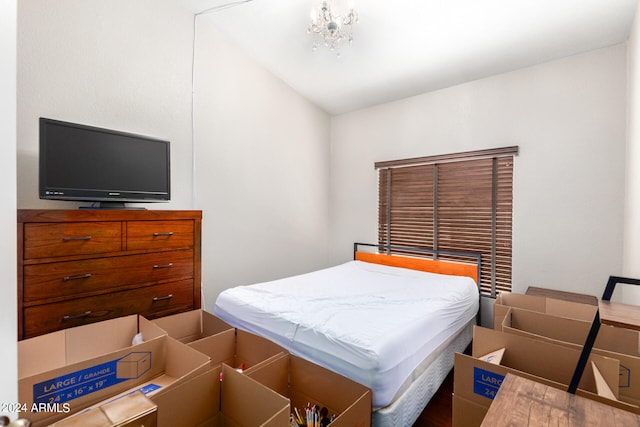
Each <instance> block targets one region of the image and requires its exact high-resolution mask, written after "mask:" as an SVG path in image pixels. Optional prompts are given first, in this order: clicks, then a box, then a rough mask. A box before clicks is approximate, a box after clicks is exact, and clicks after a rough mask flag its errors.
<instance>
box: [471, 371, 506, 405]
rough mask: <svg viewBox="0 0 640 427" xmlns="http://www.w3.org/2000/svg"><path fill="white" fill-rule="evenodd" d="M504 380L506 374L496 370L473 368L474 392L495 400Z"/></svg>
mask: <svg viewBox="0 0 640 427" xmlns="http://www.w3.org/2000/svg"><path fill="white" fill-rule="evenodd" d="M503 380H504V375H500V374H496V373H495V372H491V371H487V370H485V369H480V368H478V367H474V368H473V392H474V393H475V394H479V395H480V396H484V397H486V398H489V399H491V400H493V398H494V397H496V393H497V392H498V389H499V388H500V385H501V384H502V381H503Z"/></svg>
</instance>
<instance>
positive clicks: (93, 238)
mask: <svg viewBox="0 0 640 427" xmlns="http://www.w3.org/2000/svg"><path fill="white" fill-rule="evenodd" d="M120 250H122V225H121V223H120V222H74V223H32V224H25V226H24V258H25V259H35V258H47V257H61V256H68V255H89V254H99V253H106V252H116V251H120Z"/></svg>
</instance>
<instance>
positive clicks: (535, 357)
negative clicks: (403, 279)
mask: <svg viewBox="0 0 640 427" xmlns="http://www.w3.org/2000/svg"><path fill="white" fill-rule="evenodd" d="M473 335H474V336H473V349H472V356H467V355H464V354H461V353H456V355H455V366H454V388H453V392H454V395H456V396H458V397H459V398H462V399H466V400H467V401H469V402H472V403H474V404H476V405H479V406H481V407H483V408H485V409H488V408H489V406H490V405H491V401H492V399H493V397H495V394H496V393H497V391H498V389H499V388H500V384H501V383H502V380H503V379H504V376H505V375H506V373H507V372H509V373H514V374H516V375H520V376H522V377H525V378H528V379H530V380H533V381H537V382H540V383H542V384H546V385H549V386H552V387H556V388H559V389H562V390H566V389H567V387H568V384H569V382H570V381H571V377H572V375H573V372H574V371H575V367H576V364H577V362H578V358H579V356H580V351H579V350H576V349H572V348H568V347H566V346H562V345H556V344H551V343H547V342H543V341H539V340H535V339H531V338H526V337H522V336H518V335H514V334H510V333H506V332H501V331H495V330H492V329H487V328H482V327H479V326H476V327H474V333H473ZM502 348H504V349H505V352H504V355H503V358H502V360H501V363H500V364H494V363H490V362H487V361H483V360H480V357H481V356H483V355H486V354H489V353H492V352H494V351H496V350H498V349H502ZM590 361H591V362H594V363H595V366H596V367H597V369H598V371H599V372H600V373H601V374H602V376H603V378H604V381H605V382H606V384H607V385H608V387H609V388H611V389H614V388H615V385H617V383H618V372H619V368H620V363H619V361H618V360H616V359H611V358H608V357H604V356H600V355H596V354H593V355H591V357H590ZM576 394H578V395H581V396H584V397H587V398H590V399H592V400H596V401H599V402H604V403H608V404H611V405H612V406H616V407H618V408H621V409H625V410H628V411H632V412H633V411H636V410H637V408H635V407H633V406H632V405H629V404H626V403H624V402H618V401H611V400H609V399H606V398H604V397H601V396H598V395H597V389H596V383H595V378H594V373H593V369H592V365H591V363H589V364H588V365H587V368H586V369H585V373H584V374H583V376H582V380H581V382H580V384H579V389H578V391H577V392H576ZM462 406H464V405H462ZM467 406H468V405H467ZM458 407H460V405H458ZM475 413H476V414H478V413H479V411H476V412H475ZM456 416H457V417H458V418H459V419H460V418H463V419H467V420H468V414H463V413H458V414H457V415H456V414H455V413H454V418H455V417H456ZM477 421H478V422H477V424H474V423H473V422H469V421H468V422H469V424H467V425H480V423H481V422H482V420H481V419H478V420H477Z"/></svg>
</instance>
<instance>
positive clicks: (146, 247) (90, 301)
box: [17, 209, 202, 339]
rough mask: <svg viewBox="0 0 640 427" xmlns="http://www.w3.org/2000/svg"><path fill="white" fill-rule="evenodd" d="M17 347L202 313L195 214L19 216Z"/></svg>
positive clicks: (126, 212)
mask: <svg viewBox="0 0 640 427" xmlns="http://www.w3.org/2000/svg"><path fill="white" fill-rule="evenodd" d="M17 223H18V339H25V338H30V337H34V336H37V335H41V334H45V333H49V332H53V331H56V330H59V329H64V328H69V327H72V326H78V325H83V324H86V323H92V322H97V321H101V320H106V319H111V318H114V317H119V316H124V315H129V314H141V315H143V316H145V317H148V318H154V317H160V316H164V315H168V314H173V313H178V312H181V311H187V310H193V309H196V308H200V306H201V303H200V283H201V255H200V231H201V224H202V212H200V211H160V210H92V209H86V210H85V209H79V210H18V212H17Z"/></svg>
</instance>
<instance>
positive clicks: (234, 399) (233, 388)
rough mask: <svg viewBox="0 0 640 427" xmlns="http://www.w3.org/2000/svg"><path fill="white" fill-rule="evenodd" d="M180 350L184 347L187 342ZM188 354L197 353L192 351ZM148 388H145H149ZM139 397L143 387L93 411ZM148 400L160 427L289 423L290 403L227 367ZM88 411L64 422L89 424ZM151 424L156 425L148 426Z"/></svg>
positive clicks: (160, 391) (84, 426)
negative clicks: (134, 396) (76, 421)
mask: <svg viewBox="0 0 640 427" xmlns="http://www.w3.org/2000/svg"><path fill="white" fill-rule="evenodd" d="M179 344H180V343H179ZM180 346H181V347H183V348H184V347H185V346H184V345H182V344H180ZM188 350H190V351H191V352H196V351H195V350H193V349H188ZM196 353H197V352H196ZM147 386H148V385H145V386H143V387H140V389H142V390H144V389H147V388H149V387H147ZM134 394H136V395H139V394H141V393H140V391H139V390H138V389H134V390H128V391H126V392H124V393H122V394H120V395H118V396H114V397H112V398H110V399H109V400H107V401H104V402H100V403H99V404H97V405H95V406H94V407H92V408H91V411H95V410H97V409H99V410H101V411H102V412H104V410H103V409H104V408H105V407H109V406H111V405H118V402H120V401H122V400H123V399H126V398H128V397H129V396H131V395H134ZM146 397H147V398H149V399H150V401H151V402H152V403H153V405H154V406H155V407H156V413H157V426H158V427H175V426H189V427H191V426H193V427H222V426H265V427H276V426H278V427H280V426H287V425H288V422H289V400H288V399H286V398H284V397H283V396H280V395H279V394H277V393H275V392H274V391H272V390H270V389H268V388H267V387H265V386H264V385H262V384H260V383H258V382H256V381H254V380H252V379H250V378H248V377H246V376H245V375H243V374H241V373H238V372H236V370H235V369H233V368H231V367H229V366H227V365H222V366H218V367H216V368H211V367H210V366H207V370H206V371H204V372H199V373H198V374H197V375H195V376H191V377H189V378H188V379H186V380H184V381H179V382H175V383H173V384H172V385H171V386H169V387H163V388H161V389H153V388H149V391H148V392H147V394H146ZM87 412H88V411H87ZM87 412H84V413H81V414H77V415H74V416H72V417H70V418H68V419H67V420H65V421H72V420H74V419H76V418H78V419H79V420H81V421H85V420H86V419H85V418H83V417H84V416H85V414H86V413H87ZM144 425H145V426H147V425H148V424H144ZM151 425H153V426H155V425H156V424H149V426H151ZM61 426H64V427H71V426H73V427H76V426H77V427H80V426H82V427H88V426H91V427H92V426H93V424H81V423H79V424H68V425H67V424H62V425H61ZM98 426H99V427H102V424H96V427H98ZM108 426H111V424H108ZM139 426H140V424H136V425H135V427H139ZM56 427H58V426H57V425H56Z"/></svg>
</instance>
